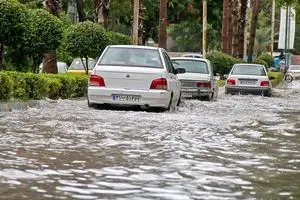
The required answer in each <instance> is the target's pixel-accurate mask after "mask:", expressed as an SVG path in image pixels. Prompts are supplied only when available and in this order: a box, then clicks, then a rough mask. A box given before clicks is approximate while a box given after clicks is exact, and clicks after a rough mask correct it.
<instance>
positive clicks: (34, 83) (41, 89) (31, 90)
mask: <svg viewBox="0 0 300 200" xmlns="http://www.w3.org/2000/svg"><path fill="white" fill-rule="evenodd" d="M24 78H25V81H26V92H27V94H28V97H29V99H36V100H39V99H44V98H46V97H47V96H48V91H49V85H48V82H47V79H46V78H45V77H43V76H40V75H35V74H32V73H24Z"/></svg>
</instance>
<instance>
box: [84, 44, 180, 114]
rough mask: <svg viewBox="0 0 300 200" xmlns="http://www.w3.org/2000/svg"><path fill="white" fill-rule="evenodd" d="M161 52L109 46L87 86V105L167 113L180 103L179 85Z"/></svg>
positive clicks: (164, 52) (146, 48)
mask: <svg viewBox="0 0 300 200" xmlns="http://www.w3.org/2000/svg"><path fill="white" fill-rule="evenodd" d="M184 72H185V70H184V69H182V68H179V69H176V70H175V69H174V67H173V65H172V62H171V60H170V58H169V56H168V54H167V52H166V51H165V50H164V49H162V48H155V47H145V46H134V45H112V46H108V47H106V49H105V50H104V51H103V53H102V55H101V56H100V58H99V60H98V62H97V64H96V66H95V68H94V70H93V72H92V74H91V76H90V78H89V86H88V105H89V106H90V107H94V106H96V105H97V104H110V105H125V106H140V107H142V108H150V107H159V108H163V109H167V110H170V109H171V108H174V107H175V106H176V105H177V104H178V102H179V100H180V89H181V84H180V81H179V80H178V78H177V76H176V74H178V73H184Z"/></svg>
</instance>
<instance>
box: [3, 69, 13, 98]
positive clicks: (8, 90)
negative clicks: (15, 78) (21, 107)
mask: <svg viewBox="0 0 300 200" xmlns="http://www.w3.org/2000/svg"><path fill="white" fill-rule="evenodd" d="M12 88H13V85H12V81H11V80H10V77H9V75H7V74H5V73H0V101H7V100H9V99H11V97H12Z"/></svg>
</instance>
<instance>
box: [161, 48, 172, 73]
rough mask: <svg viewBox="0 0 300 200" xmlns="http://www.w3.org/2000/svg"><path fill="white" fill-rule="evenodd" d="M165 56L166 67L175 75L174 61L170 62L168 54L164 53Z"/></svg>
mask: <svg viewBox="0 0 300 200" xmlns="http://www.w3.org/2000/svg"><path fill="white" fill-rule="evenodd" d="M163 56H164V60H165V62H166V65H167V70H168V72H169V73H173V74H174V66H173V64H172V61H171V60H170V58H169V56H168V54H167V53H165V52H163Z"/></svg>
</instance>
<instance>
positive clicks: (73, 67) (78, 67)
mask: <svg viewBox="0 0 300 200" xmlns="http://www.w3.org/2000/svg"><path fill="white" fill-rule="evenodd" d="M83 62H84V64H85V59H83ZM95 64H96V62H95V60H89V61H88V68H89V69H90V70H92V69H93V68H94V66H95ZM69 70H84V67H83V64H82V61H81V60H80V59H75V60H74V61H73V62H72V64H71V65H70V68H69Z"/></svg>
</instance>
